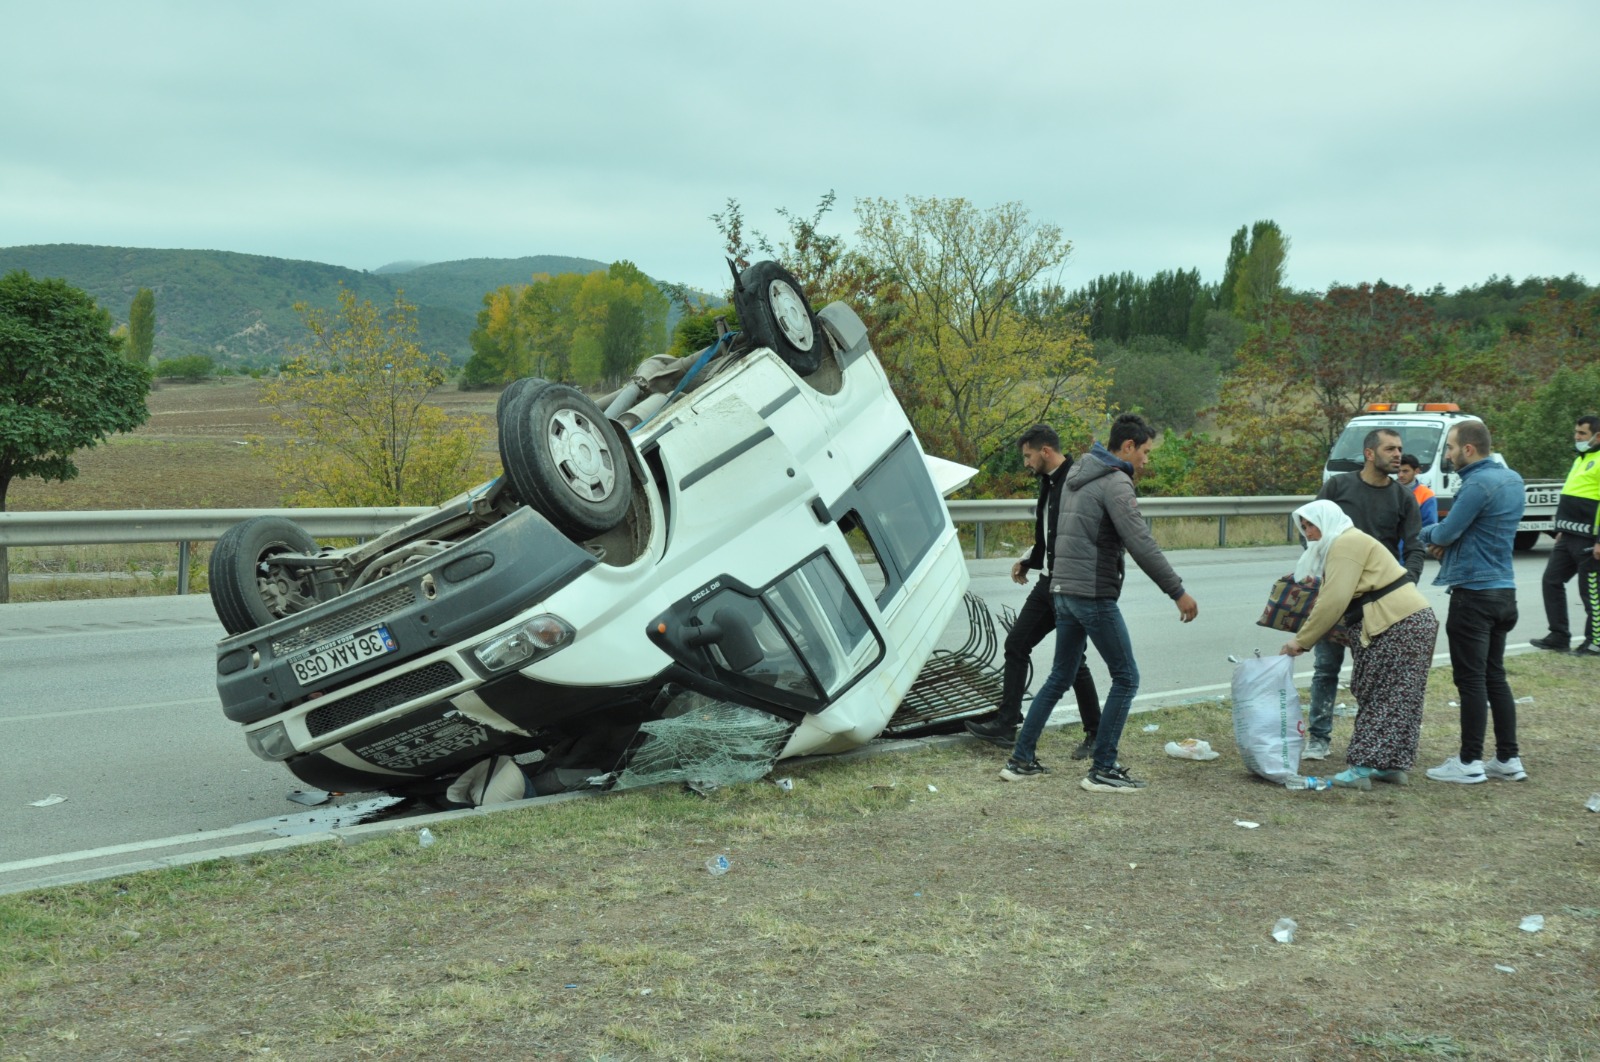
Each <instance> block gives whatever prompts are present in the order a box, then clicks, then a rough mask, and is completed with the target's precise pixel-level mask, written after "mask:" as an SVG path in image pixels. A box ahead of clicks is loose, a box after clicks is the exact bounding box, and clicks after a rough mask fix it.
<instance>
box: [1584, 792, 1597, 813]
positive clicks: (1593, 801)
mask: <svg viewBox="0 0 1600 1062" xmlns="http://www.w3.org/2000/svg"><path fill="white" fill-rule="evenodd" d="M1583 806H1584V807H1586V808H1588V809H1589V810H1590V811H1600V793H1595V794H1594V795H1593V796H1591V797H1590V798H1589V799H1588V800H1585V801H1584V802H1583Z"/></svg>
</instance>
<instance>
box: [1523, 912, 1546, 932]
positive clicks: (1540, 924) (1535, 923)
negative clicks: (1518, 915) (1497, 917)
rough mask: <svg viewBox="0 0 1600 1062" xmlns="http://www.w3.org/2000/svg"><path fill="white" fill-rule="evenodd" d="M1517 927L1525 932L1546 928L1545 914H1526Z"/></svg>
mask: <svg viewBox="0 0 1600 1062" xmlns="http://www.w3.org/2000/svg"><path fill="white" fill-rule="evenodd" d="M1517 928H1518V929H1520V930H1522V931H1523V932H1524V933H1537V932H1539V931H1540V930H1541V929H1543V928H1544V915H1526V916H1524V917H1523V919H1522V924H1520V925H1519V926H1517Z"/></svg>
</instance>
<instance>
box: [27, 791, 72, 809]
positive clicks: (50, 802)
mask: <svg viewBox="0 0 1600 1062" xmlns="http://www.w3.org/2000/svg"><path fill="white" fill-rule="evenodd" d="M66 802H67V798H66V797H64V796H62V795H61V794H60V793H51V794H50V795H49V796H47V797H45V798H44V799H43V800H30V801H28V806H29V807H30V808H48V807H52V806H54V805H56V804H65V803H66Z"/></svg>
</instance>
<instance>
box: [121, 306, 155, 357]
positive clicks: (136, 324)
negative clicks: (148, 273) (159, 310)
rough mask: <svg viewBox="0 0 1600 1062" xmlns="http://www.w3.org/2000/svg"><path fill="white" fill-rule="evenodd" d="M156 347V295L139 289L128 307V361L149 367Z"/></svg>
mask: <svg viewBox="0 0 1600 1062" xmlns="http://www.w3.org/2000/svg"><path fill="white" fill-rule="evenodd" d="M155 345H156V293H155V292H153V291H151V290H150V289H149V288H140V289H139V293H138V294H137V295H135V296H134V297H133V305H132V306H130V307H128V351H127V353H128V360H129V361H131V362H133V363H134V364H135V365H149V364H150V359H151V355H152V354H153V353H154V351H155Z"/></svg>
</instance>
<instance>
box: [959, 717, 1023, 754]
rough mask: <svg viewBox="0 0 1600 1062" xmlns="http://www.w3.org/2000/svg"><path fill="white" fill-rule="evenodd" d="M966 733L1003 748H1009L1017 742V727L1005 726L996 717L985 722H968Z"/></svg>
mask: <svg viewBox="0 0 1600 1062" xmlns="http://www.w3.org/2000/svg"><path fill="white" fill-rule="evenodd" d="M967 733H969V734H971V735H972V736H973V737H977V738H982V739H983V740H985V741H987V742H988V743H989V744H991V745H999V746H1000V747H1001V748H1004V749H1009V748H1011V747H1012V746H1013V745H1015V744H1016V743H1017V728H1016V727H1015V726H1007V725H1006V724H1004V723H1002V722H1000V720H998V719H991V720H990V721H989V722H987V723H968V724H967Z"/></svg>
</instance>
